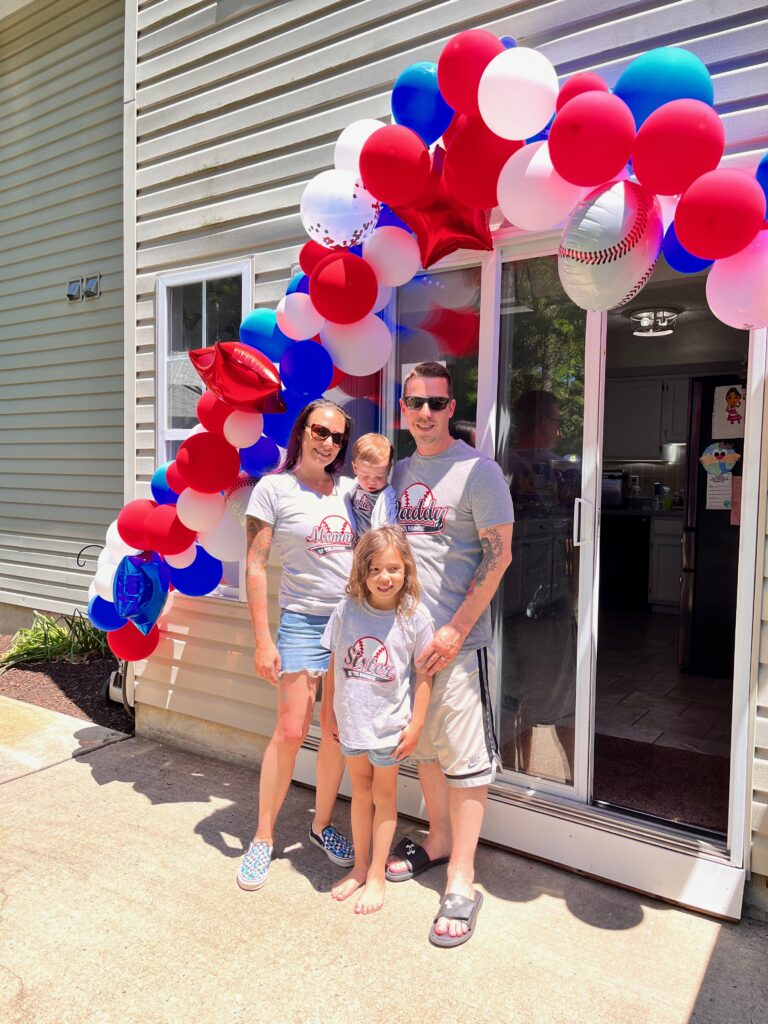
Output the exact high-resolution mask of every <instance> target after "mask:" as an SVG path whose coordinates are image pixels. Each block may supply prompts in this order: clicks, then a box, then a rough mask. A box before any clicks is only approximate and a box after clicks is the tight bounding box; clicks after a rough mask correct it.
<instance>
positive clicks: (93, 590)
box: [88, 579, 99, 604]
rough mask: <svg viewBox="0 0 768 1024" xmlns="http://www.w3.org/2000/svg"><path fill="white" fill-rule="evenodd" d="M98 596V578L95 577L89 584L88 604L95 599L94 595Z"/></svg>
mask: <svg viewBox="0 0 768 1024" xmlns="http://www.w3.org/2000/svg"><path fill="white" fill-rule="evenodd" d="M98 596H99V592H98V590H97V589H96V580H95V579H93V580H91V582H90V583H89V584H88V604H90V603H91V601H92V600H93V599H94V597H98Z"/></svg>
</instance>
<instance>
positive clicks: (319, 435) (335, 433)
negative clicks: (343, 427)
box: [308, 423, 344, 448]
mask: <svg viewBox="0 0 768 1024" xmlns="http://www.w3.org/2000/svg"><path fill="white" fill-rule="evenodd" d="M308 427H309V432H310V434H311V435H312V437H314V439H315V440H316V441H327V440H328V438H329V437H330V439H331V444H332V445H335V447H336V448H341V446H342V445H343V444H344V433H343V431H340V430H329V429H328V427H324V426H322V424H320V423H309V424H308Z"/></svg>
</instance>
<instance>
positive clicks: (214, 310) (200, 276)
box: [155, 260, 253, 600]
mask: <svg viewBox="0 0 768 1024" xmlns="http://www.w3.org/2000/svg"><path fill="white" fill-rule="evenodd" d="M252 284H253V271H252V267H251V263H250V260H241V261H239V262H237V263H230V264H226V265H222V266H218V267H207V268H198V269H195V270H190V271H188V272H186V273H180V274H166V275H161V276H159V277H158V280H157V433H156V445H155V448H156V456H157V463H158V465H162V464H163V463H164V462H168V461H169V460H170V459H173V458H174V457H175V455H176V452H177V451H178V450H179V448H180V447H181V444H182V442H183V441H184V440H185V439H186V438H187V437H189V435H190V433H191V432H192V430H193V429H194V427H195V426H197V423H198V419H197V408H196V407H197V400H198V399H199V398H200V396H201V395H202V393H203V382H202V381H201V380H200V378H199V377H198V375H197V373H196V372H195V369H194V367H193V366H192V363H191V362H190V360H189V355H188V353H189V352H190V351H191V350H192V349H196V348H204V347H206V346H208V345H214V344H215V343H216V342H217V341H237V339H238V337H239V328H240V323H241V322H242V319H243V317H244V316H245V315H246V313H248V312H249V311H250V310H251V308H252V305H253V288H252ZM242 583H243V566H242V565H241V564H240V563H237V562H233V563H225V565H224V578H223V580H222V583H221V586H220V587H219V588H218V590H217V591H216V592H215V596H219V597H227V598H230V599H235V600H239V599H240V597H241V594H242V593H243V592H244V590H243V586H242Z"/></svg>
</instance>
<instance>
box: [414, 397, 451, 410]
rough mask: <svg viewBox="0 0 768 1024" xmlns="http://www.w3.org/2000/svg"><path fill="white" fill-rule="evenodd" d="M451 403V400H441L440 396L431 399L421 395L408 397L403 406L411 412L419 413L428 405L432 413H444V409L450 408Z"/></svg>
mask: <svg viewBox="0 0 768 1024" xmlns="http://www.w3.org/2000/svg"><path fill="white" fill-rule="evenodd" d="M450 401H451V399H450V398H441V397H440V396H439V395H435V396H433V397H431V398H422V397H421V395H406V397H405V398H404V399H403V405H404V406H405V408H406V409H410V410H411V412H418V411H419V410H420V409H421V408H422V406H423V405H424V404H425V403H426V404H427V405H428V406H429V408H430V409H431V410H432V412H442V411H443V409H447V408H448V404H449V402H450Z"/></svg>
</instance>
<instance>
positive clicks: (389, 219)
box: [376, 203, 413, 235]
mask: <svg viewBox="0 0 768 1024" xmlns="http://www.w3.org/2000/svg"><path fill="white" fill-rule="evenodd" d="M376 227H377V228H386V227H390V228H402V230H403V231H407V232H409V234H411V235H412V234H413V230H412V229H411V228H409V227H408V225H407V224H406V223H405V221H404V220H401V219H400V217H398V216H397V214H396V213H395V212H394V210H391V209H390V208H389V207H388V206H386V205H385V204H384V203H382V204H381V212H380V213H379V219H378V220H377V221H376Z"/></svg>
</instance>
